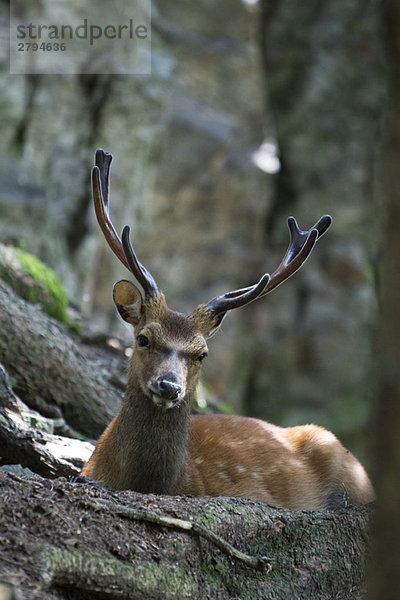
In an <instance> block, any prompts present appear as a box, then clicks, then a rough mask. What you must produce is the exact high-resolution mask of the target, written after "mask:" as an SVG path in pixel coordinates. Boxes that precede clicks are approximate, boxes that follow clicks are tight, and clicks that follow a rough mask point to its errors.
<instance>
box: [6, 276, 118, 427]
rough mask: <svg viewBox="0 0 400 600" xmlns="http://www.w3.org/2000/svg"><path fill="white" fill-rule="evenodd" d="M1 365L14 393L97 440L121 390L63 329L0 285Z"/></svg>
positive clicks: (106, 423) (111, 414)
mask: <svg viewBox="0 0 400 600" xmlns="http://www.w3.org/2000/svg"><path fill="white" fill-rule="evenodd" d="M0 307H1V310H0V331H1V335H0V362H1V363H3V365H4V367H5V368H6V370H7V371H8V373H9V374H10V376H12V377H13V378H14V379H15V381H16V383H15V385H14V386H13V387H14V390H15V392H16V393H17V394H19V395H20V396H21V398H22V399H23V400H24V401H25V402H26V403H27V404H28V405H29V406H31V407H33V408H35V409H37V410H39V411H40V412H41V413H42V414H45V415H46V416H51V417H54V416H60V415H62V416H63V417H64V418H65V420H66V421H67V422H68V424H69V425H70V426H71V427H73V428H75V429H76V430H78V431H79V432H81V433H83V434H85V435H87V436H90V437H98V436H99V435H100V434H101V433H102V432H103V430H104V428H105V427H106V426H107V425H108V423H109V422H110V421H111V419H112V417H113V416H114V415H115V413H116V412H117V409H118V407H119V403H120V399H121V397H122V392H121V391H120V390H117V389H116V388H115V387H114V386H113V385H112V384H111V383H110V381H109V380H107V377H106V376H105V375H104V374H103V372H102V371H101V369H100V368H99V365H98V364H97V362H96V361H93V360H90V359H89V358H88V356H86V355H85V353H84V351H83V349H82V347H81V346H79V345H78V343H75V342H74V341H73V340H72V338H71V337H70V335H69V334H68V333H67V332H66V331H65V329H64V328H63V327H62V326H61V325H60V324H59V323H58V322H57V321H55V320H54V319H51V318H49V317H47V316H45V315H44V314H43V312H42V311H41V310H40V309H39V308H38V307H37V306H35V305H32V304H29V303H27V302H25V301H23V300H21V298H19V297H18V296H16V295H15V294H14V292H12V290H11V289H10V288H9V287H8V286H6V285H5V284H4V283H2V282H0Z"/></svg>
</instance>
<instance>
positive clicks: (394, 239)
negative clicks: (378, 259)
mask: <svg viewBox="0 0 400 600" xmlns="http://www.w3.org/2000/svg"><path fill="white" fill-rule="evenodd" d="M382 15H383V24H384V31H385V39H386V54H387V62H388V66H389V72H390V83H391V86H390V97H389V104H388V107H387V112H386V118H385V122H384V138H383V146H382V151H381V157H380V170H379V171H380V179H381V180H380V184H381V185H380V187H379V190H378V197H377V199H376V204H375V208H376V209H377V210H376V212H377V214H378V218H379V219H380V220H381V221H383V223H384V227H383V244H382V274H383V276H382V282H381V283H382V289H381V290H380V291H381V301H382V302H381V308H382V314H381V321H380V324H379V328H378V336H377V345H376V357H377V369H378V402H377V406H376V407H375V415H374V417H375V419H374V426H375V429H374V432H373V439H374V441H375V450H376V474H375V480H376V488H377V498H378V501H377V514H376V521H375V527H374V529H375V536H374V537H375V544H374V552H373V558H372V560H371V569H370V578H369V584H370V585H369V598H370V599H371V600H381V599H383V598H384V599H385V600H396V599H397V598H398V597H399V589H400V571H399V565H400V545H399V544H400V542H399V540H400V507H399V491H400V444H399V435H400V402H399V400H400V379H399V365H400V345H399V339H400V319H399V307H400V238H399V222H400V177H399V164H400V66H399V65H400V5H399V3H398V1H397V0H388V1H387V2H384V3H382Z"/></svg>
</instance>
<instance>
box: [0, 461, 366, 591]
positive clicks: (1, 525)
mask: <svg viewBox="0 0 400 600" xmlns="http://www.w3.org/2000/svg"><path fill="white" fill-rule="evenodd" d="M0 488H1V492H2V497H3V498H4V497H7V498H8V503H7V504H5V505H4V507H3V510H2V511H1V512H0V534H1V536H2V537H1V539H2V545H1V547H0V558H2V559H3V558H4V555H5V553H7V560H0V574H1V575H2V577H3V578H5V579H7V577H10V576H11V574H12V573H15V572H16V571H18V577H20V578H21V579H22V581H23V582H24V589H25V592H26V593H27V594H29V598H32V599H33V600H35V599H36V598H38V599H39V598H40V600H47V599H56V598H69V599H78V598H93V597H101V598H105V599H107V598H127V599H129V598H134V599H135V600H137V599H138V598H146V600H152V599H158V598H163V599H166V600H168V599H169V598H174V599H178V600H179V599H181V598H191V599H193V600H196V599H199V600H200V599H201V600H204V599H208V598H209V599H212V600H225V599H226V600H228V599H229V600H232V599H233V598H241V600H253V599H256V598H271V599H288V598H296V600H301V599H303V598H304V599H307V600H313V599H317V598H318V599H321V598H326V599H328V598H336V599H342V600H344V599H348V600H350V599H351V600H357V599H359V598H361V597H362V587H363V584H362V581H363V570H364V558H365V550H366V539H367V531H368V520H369V510H368V508H350V509H346V510H341V511H337V512H306V511H289V510H286V509H274V508H271V507H268V506H267V505H265V504H261V503H257V502H251V501H246V500H243V499H231V498H197V499H195V498H189V497H167V496H153V495H141V494H137V493H134V492H119V493H111V492H107V491H105V490H94V489H93V488H92V487H90V486H87V485H79V484H71V483H65V482H64V481H63V480H59V481H56V482H53V483H52V484H51V485H49V482H48V481H46V480H37V479H32V478H19V477H16V476H15V475H9V474H7V475H6V474H1V473H0ZM12 515H14V519H13V518H11V517H12ZM17 527H18V529H16V528H17ZM22 540H23V542H22ZM221 540H222V542H223V543H222V544H221V543H220V542H221ZM232 548H233V549H234V552H233V553H232V551H231V549H232ZM235 552H237V554H235ZM26 556H28V557H29V560H26ZM243 556H245V557H247V558H246V559H245V560H243V559H242V557H243ZM32 557H33V558H32ZM265 557H267V559H266V558H265ZM248 558H250V561H248V560H247V559H248ZM97 594H98V596H97Z"/></svg>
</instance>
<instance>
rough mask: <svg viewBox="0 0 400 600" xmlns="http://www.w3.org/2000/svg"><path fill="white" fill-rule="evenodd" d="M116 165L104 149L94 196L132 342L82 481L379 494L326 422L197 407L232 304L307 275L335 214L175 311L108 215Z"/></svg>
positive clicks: (211, 490) (327, 496) (119, 486)
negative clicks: (213, 344) (215, 340)
mask: <svg viewBox="0 0 400 600" xmlns="http://www.w3.org/2000/svg"><path fill="white" fill-rule="evenodd" d="M111 161H112V155H111V154H108V153H106V152H104V151H103V150H101V149H99V150H97V151H96V155H95V166H94V167H93V169H92V195H93V201H94V207H95V212H96V216H97V220H98V223H99V226H100V228H101V230H102V232H103V234H104V237H105V240H106V241H107V243H108V245H109V246H110V248H111V250H112V251H113V253H114V254H115V256H116V257H117V258H118V259H119V260H120V261H121V263H122V264H123V265H125V267H126V268H127V269H128V270H129V271H130V273H131V274H132V275H133V277H134V279H135V280H136V284H135V283H133V282H131V281H129V280H125V279H123V280H121V281H118V282H117V283H116V284H115V285H114V289H113V298H114V303H115V305H116V308H117V311H118V313H119V315H120V316H121V317H122V319H123V320H125V321H126V322H127V323H129V324H130V325H131V326H133V329H134V334H135V343H134V348H133V354H132V356H131V358H130V363H129V366H128V373H127V387H126V393H125V396H124V399H123V401H122V404H121V407H120V409H119V411H118V413H117V414H116V416H115V417H114V419H113V420H112V422H111V423H110V424H109V425H108V427H107V428H106V430H105V431H104V433H103V434H102V435H101V437H100V438H99V440H98V442H97V445H96V447H95V450H94V452H93V454H92V455H91V457H90V459H89V460H88V462H87V463H86V464H85V465H84V467H83V469H82V471H81V477H82V478H83V479H84V480H91V481H94V482H96V483H97V485H100V486H102V487H105V488H109V489H113V490H134V491H136V492H140V493H144V494H149V493H153V494H167V495H188V496H231V497H243V498H248V499H251V500H255V501H260V502H264V503H266V504H268V505H270V506H274V507H285V508H289V509H293V510H304V509H309V510H323V509H335V508H340V507H344V506H347V505H348V504H350V505H362V504H367V503H369V502H371V501H372V500H373V499H374V490H373V487H372V484H371V482H370V480H369V478H368V475H367V473H366V471H365V470H364V468H363V467H362V465H361V464H360V463H359V461H358V460H357V459H356V458H355V457H354V455H353V454H352V453H351V452H350V451H349V450H346V449H345V448H344V447H343V446H342V444H341V443H340V441H339V440H338V439H337V438H336V437H335V435H334V434H333V433H331V432H330V431H327V430H326V429H324V428H322V427H319V426H317V425H313V424H308V425H302V426H294V427H287V428H282V427H279V426H276V425H273V424H270V423H268V422H265V421H262V420H260V419H256V418H252V417H245V416H237V415H224V414H210V415H195V414H192V404H193V401H194V397H195V393H196V387H197V384H198V382H199V378H200V371H201V366H202V363H203V362H204V360H205V359H206V357H207V355H208V345H207V340H208V339H209V338H210V337H211V336H212V335H213V334H214V333H215V332H216V331H217V330H218V328H219V327H220V326H221V323H222V321H223V319H224V317H225V316H226V314H227V313H228V312H229V311H231V310H234V309H237V308H239V307H243V306H245V305H248V304H249V303H251V302H253V301H255V300H256V299H259V298H262V297H264V296H265V295H266V294H269V293H270V292H271V291H272V290H273V289H275V288H276V287H278V286H279V285H280V284H282V283H283V282H284V281H286V280H287V279H288V278H289V277H290V276H291V275H293V274H294V273H295V272H296V271H298V270H299V269H300V267H301V266H302V265H303V264H304V263H305V261H306V260H307V258H308V257H309V255H310V254H311V252H312V250H313V248H314V246H315V244H316V242H317V240H318V239H319V238H320V237H321V236H322V235H323V234H324V233H325V232H326V230H327V229H328V228H329V226H330V224H331V221H332V219H331V217H330V216H329V215H324V216H323V217H321V218H320V219H319V221H318V222H317V223H316V224H315V225H314V226H313V227H312V228H311V229H309V230H308V231H302V230H300V229H299V227H298V225H297V222H296V220H295V219H294V218H293V217H290V218H289V219H288V226H289V232H290V243H289V247H288V249H287V252H286V254H285V255H284V257H283V259H282V261H281V263H280V265H279V267H278V268H277V269H276V270H275V271H274V272H273V273H272V274H271V275H269V274H264V275H263V276H262V277H261V278H260V280H259V281H258V282H257V283H255V284H254V285H250V286H248V287H244V288H241V289H237V290H233V291H230V292H227V293H225V294H222V295H220V296H217V297H215V298H213V299H212V300H210V301H209V302H207V303H206V304H200V305H199V306H197V307H196V308H195V309H194V310H193V311H192V312H190V313H189V314H182V313H179V312H175V311H173V310H171V309H170V308H168V306H167V303H166V299H165V296H164V294H163V293H162V292H161V291H160V290H159V289H158V286H157V284H156V282H155V280H154V278H153V276H152V275H151V274H150V273H149V271H148V270H147V269H146V268H145V267H144V266H143V265H142V264H141V263H140V262H139V260H138V258H137V256H136V254H135V251H134V249H133V247H132V244H131V240H130V227H129V226H128V225H126V226H125V227H124V228H123V231H122V235H121V237H119V236H118V234H117V232H116V230H115V228H114V226H113V224H112V222H111V220H110V191H109V173H110V165H111ZM138 286H140V287H141V289H140V287H138Z"/></svg>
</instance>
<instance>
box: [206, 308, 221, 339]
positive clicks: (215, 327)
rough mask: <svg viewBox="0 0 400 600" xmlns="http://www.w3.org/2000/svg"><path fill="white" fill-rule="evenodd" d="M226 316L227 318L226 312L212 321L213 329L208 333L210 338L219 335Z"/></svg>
mask: <svg viewBox="0 0 400 600" xmlns="http://www.w3.org/2000/svg"><path fill="white" fill-rule="evenodd" d="M225 316H226V312H224V313H220V314H219V315H217V316H216V317H214V318H213V319H212V320H211V321H210V325H211V327H210V330H209V331H208V332H207V337H208V338H210V337H212V336H213V335H214V334H215V333H217V331H218V329H219V328H220V325H221V323H222V321H223V320H224V319H225Z"/></svg>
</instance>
